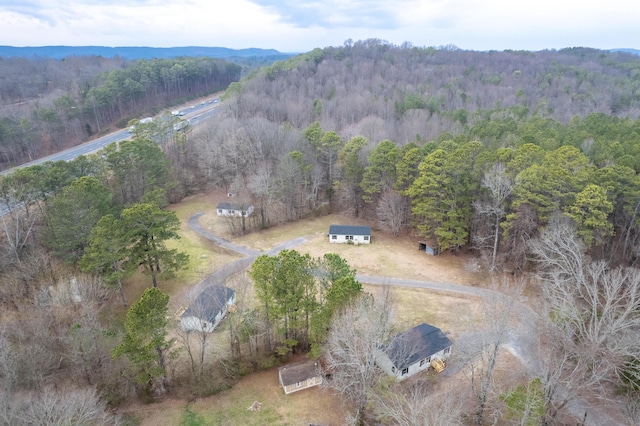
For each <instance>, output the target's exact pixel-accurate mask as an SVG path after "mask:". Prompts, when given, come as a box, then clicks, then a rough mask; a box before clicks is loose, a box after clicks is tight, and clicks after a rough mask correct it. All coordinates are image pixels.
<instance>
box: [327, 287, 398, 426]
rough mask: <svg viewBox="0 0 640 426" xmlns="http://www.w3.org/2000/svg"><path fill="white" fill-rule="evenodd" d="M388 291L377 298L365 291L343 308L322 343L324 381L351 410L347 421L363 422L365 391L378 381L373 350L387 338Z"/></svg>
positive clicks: (365, 404)
mask: <svg viewBox="0 0 640 426" xmlns="http://www.w3.org/2000/svg"><path fill="white" fill-rule="evenodd" d="M390 309H391V308H390V306H389V300H388V292H386V291H385V292H384V295H383V296H382V297H380V298H377V299H374V298H373V296H371V295H369V294H365V295H364V296H362V297H360V298H359V299H357V300H356V301H355V302H353V303H352V304H351V305H349V306H347V307H345V308H344V310H343V311H342V313H341V314H340V315H338V316H337V317H336V318H335V319H334V320H333V323H332V325H331V329H330V331H329V336H328V338H327V343H326V358H325V359H326V368H327V371H328V372H329V373H330V374H331V380H329V381H327V382H326V384H327V386H328V387H329V388H331V389H333V390H334V391H335V392H337V393H339V394H341V395H342V396H344V397H345V398H346V399H347V400H348V401H349V403H350V404H351V406H352V408H353V409H354V414H353V417H352V418H350V419H349V422H350V423H351V424H354V425H355V424H358V423H360V422H362V421H365V420H366V419H365V415H366V409H367V404H368V393H369V391H370V390H371V389H372V388H373V386H374V385H375V384H376V382H377V381H378V378H379V377H380V374H381V370H380V369H379V368H378V367H377V366H376V363H375V360H376V357H377V353H378V351H379V350H380V348H382V346H383V345H384V344H386V343H387V342H388V340H389V338H390V337H391V332H392V326H391V310H390Z"/></svg>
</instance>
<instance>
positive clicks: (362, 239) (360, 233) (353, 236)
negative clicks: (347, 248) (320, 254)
mask: <svg viewBox="0 0 640 426" xmlns="http://www.w3.org/2000/svg"><path fill="white" fill-rule="evenodd" d="M329 242H330V243H338V244H370V243H371V227H370V226H352V225H331V226H329Z"/></svg>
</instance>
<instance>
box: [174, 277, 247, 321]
mask: <svg viewBox="0 0 640 426" xmlns="http://www.w3.org/2000/svg"><path fill="white" fill-rule="evenodd" d="M235 303H236V292H235V290H233V289H230V288H229V287H225V286H221V285H212V286H209V287H206V288H205V289H204V290H203V291H202V293H200V295H199V296H198V298H197V299H196V300H194V302H193V303H192V304H191V305H189V307H188V308H187V309H186V310H185V311H184V312H183V313H182V314H181V315H180V325H181V326H182V328H183V329H184V330H197V331H208V332H211V331H213V330H214V329H215V328H216V327H217V326H218V324H219V323H220V321H221V320H222V318H224V316H225V315H226V314H227V310H228V308H229V306H230V305H233V304H235Z"/></svg>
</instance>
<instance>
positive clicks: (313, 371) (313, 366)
mask: <svg viewBox="0 0 640 426" xmlns="http://www.w3.org/2000/svg"><path fill="white" fill-rule="evenodd" d="M278 373H279V374H280V380H281V381H282V384H283V386H289V385H292V384H294V383H298V382H302V381H304V380H307V379H310V378H311V377H316V376H319V375H320V363H319V362H318V361H313V360H311V361H301V362H296V363H293V364H287V365H284V366H282V367H280V368H278Z"/></svg>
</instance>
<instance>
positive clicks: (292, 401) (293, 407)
mask: <svg viewBox="0 0 640 426" xmlns="http://www.w3.org/2000/svg"><path fill="white" fill-rule="evenodd" d="M224 200H225V197H224V194H201V195H196V196H192V197H189V198H187V199H185V200H184V201H183V202H182V203H180V204H178V205H176V206H172V208H171V209H172V210H173V211H175V212H176V214H177V216H178V217H179V218H180V220H181V221H182V228H181V230H180V235H181V239H180V240H177V241H175V242H172V244H171V247H172V248H177V249H179V250H182V251H185V252H187V253H188V254H189V256H190V262H189V266H188V268H187V269H186V270H185V271H181V272H180V273H179V274H178V275H177V277H176V278H174V279H172V280H169V281H166V282H161V283H160V284H159V287H160V288H161V290H163V291H165V292H167V293H168V294H169V295H170V296H171V304H170V307H171V308H172V309H173V308H176V307H177V306H178V305H179V304H180V303H182V301H181V295H182V294H183V293H184V292H185V291H186V290H188V289H189V288H190V287H191V286H193V285H195V284H197V283H198V282H199V281H200V280H201V279H202V277H204V276H205V275H206V274H208V273H210V272H211V271H213V270H215V269H217V268H219V267H221V266H223V265H225V264H227V263H229V262H231V261H233V260H235V259H237V258H238V257H237V256H234V255H231V254H229V253H228V252H225V251H222V250H220V249H218V248H216V247H215V246H213V245H212V244H211V243H210V242H208V241H206V240H204V239H203V238H201V237H199V236H198V235H196V234H195V233H194V232H193V231H191V230H190V229H189V227H188V224H187V220H188V218H189V217H190V216H192V215H193V214H195V213H198V212H203V213H205V214H204V215H203V216H202V217H201V218H200V224H201V225H202V226H203V227H205V228H207V229H209V230H210V231H211V232H213V233H214V234H216V235H219V236H222V237H224V238H226V239H228V240H230V241H233V242H234V243H237V244H240V245H245V246H247V247H251V248H254V249H258V250H265V251H266V250H268V249H270V248H271V247H273V246H275V245H277V244H279V243H282V242H284V241H288V240H292V239H294V238H298V237H305V238H306V239H307V241H306V242H305V243H304V244H302V245H300V246H298V247H297V248H296V250H298V251H300V252H301V253H309V254H310V255H311V256H313V257H320V256H322V255H323V254H324V253H329V252H332V253H337V254H339V255H340V256H342V257H343V258H344V259H346V260H347V261H348V263H349V264H350V265H351V266H352V267H354V268H355V269H356V270H357V271H358V273H360V274H365V275H378V276H388V277H401V278H409V279H416V280H429V281H443V282H454V283H459V284H467V285H478V284H479V283H481V281H482V279H483V277H482V276H481V275H479V274H476V273H472V272H469V269H470V268H466V264H465V262H467V259H465V257H463V256H452V255H446V254H445V255H440V256H437V257H432V256H429V255H427V254H425V253H424V252H420V251H418V249H417V241H418V238H417V237H407V236H405V237H399V238H395V237H393V236H392V235H390V234H388V233H385V232H382V231H381V230H378V229H375V227H374V228H373V229H372V244H370V245H359V246H356V245H346V244H330V243H329V241H328V238H327V237H326V234H327V231H328V229H329V225H331V224H351V225H365V224H367V223H364V222H361V221H357V220H354V219H353V218H350V217H345V216H340V215H328V216H324V217H319V218H311V219H307V220H302V221H299V222H295V223H288V224H283V225H280V226H277V227H273V228H270V229H267V230H262V231H257V232H253V233H249V234H247V235H244V236H242V237H233V236H232V235H231V234H230V232H229V227H228V226H227V224H226V222H225V220H224V219H222V218H219V217H218V216H217V215H216V214H215V206H216V204H217V203H218V202H219V201H224ZM148 280H149V278H148V277H145V276H136V277H133V278H131V279H129V282H128V284H127V293H128V297H130V300H135V297H137V296H136V294H139V293H141V292H142V291H143V290H144V288H146V287H147V286H148ZM365 290H366V291H369V292H376V291H379V290H380V287H375V286H365ZM390 294H391V297H392V300H393V302H394V303H393V304H394V310H395V317H394V318H395V322H396V325H397V327H398V329H399V330H403V329H406V328H408V327H412V326H414V325H417V324H419V323H421V322H428V323H431V324H433V325H436V326H438V327H440V328H441V329H442V330H443V331H445V332H447V333H449V334H450V335H451V336H452V337H454V338H455V336H456V335H458V334H459V333H460V332H462V331H464V330H465V329H467V328H469V327H470V326H471V325H472V324H473V323H474V321H475V320H476V317H477V315H478V314H477V313H478V306H477V301H476V300H474V299H473V298H465V297H453V296H449V295H445V294H438V293H434V292H427V291H424V290H419V289H411V288H393V289H392V290H391V292H390ZM222 340H224V339H222ZM277 377H278V374H277V369H275V368H273V369H269V370H266V371H262V372H259V373H255V374H252V375H250V376H247V377H245V378H244V379H242V380H241V381H240V382H239V383H237V384H236V385H234V386H233V388H231V389H229V390H227V391H224V392H222V393H220V394H217V395H215V396H212V397H208V398H204V399H201V400H198V401H196V402H195V403H192V404H188V403H187V402H186V401H182V400H169V401H164V402H162V403H157V404H152V405H139V404H135V405H131V406H129V407H127V408H125V412H133V413H135V416H136V417H137V418H138V419H140V420H141V425H149V426H151V425H154V426H155V425H175V424H180V423H181V421H183V420H184V419H186V418H187V417H188V416H195V418H196V419H200V420H202V422H203V423H201V424H207V425H209V424H212V425H242V424H252V425H300V424H308V423H325V424H332V425H339V424H341V423H342V422H343V419H344V414H345V411H344V409H343V408H342V405H341V398H340V397H339V396H336V395H333V394H331V393H330V392H329V391H328V390H325V389H322V388H313V389H308V390H304V391H302V392H298V393H294V394H292V395H285V394H284V392H283V391H282V389H281V387H280V386H279V384H278V379H277ZM255 401H258V402H259V403H261V404H262V409H261V410H260V411H250V410H248V407H249V406H251V405H252V404H253V403H254V402H255ZM187 409H188V411H187Z"/></svg>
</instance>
